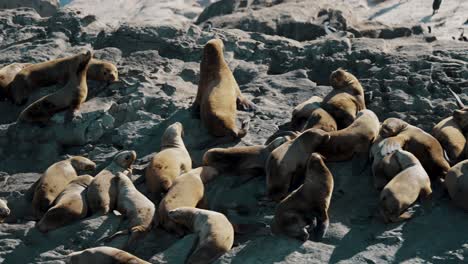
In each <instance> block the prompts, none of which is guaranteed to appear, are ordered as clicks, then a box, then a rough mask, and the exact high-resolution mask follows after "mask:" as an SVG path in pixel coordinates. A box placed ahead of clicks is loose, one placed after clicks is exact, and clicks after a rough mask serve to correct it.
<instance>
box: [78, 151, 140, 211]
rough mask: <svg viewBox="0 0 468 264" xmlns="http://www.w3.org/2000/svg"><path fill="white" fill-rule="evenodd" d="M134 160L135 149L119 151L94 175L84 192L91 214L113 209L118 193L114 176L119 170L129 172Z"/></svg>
mask: <svg viewBox="0 0 468 264" xmlns="http://www.w3.org/2000/svg"><path fill="white" fill-rule="evenodd" d="M135 160H136V152H135V151H130V150H127V151H121V152H119V153H117V154H116V155H115V156H114V159H113V160H112V162H111V163H110V164H109V165H108V166H107V167H106V168H104V169H103V170H102V171H101V172H99V173H98V174H97V175H96V176H94V179H93V181H92V182H91V184H90V185H89V187H88V190H87V192H86V198H87V201H88V206H89V209H90V210H91V212H92V213H93V214H96V213H100V214H107V213H109V212H112V210H114V209H115V207H116V203H117V195H118V194H117V184H116V180H114V178H115V177H116V175H117V173H119V172H124V173H128V174H131V167H132V164H133V162H134V161H135Z"/></svg>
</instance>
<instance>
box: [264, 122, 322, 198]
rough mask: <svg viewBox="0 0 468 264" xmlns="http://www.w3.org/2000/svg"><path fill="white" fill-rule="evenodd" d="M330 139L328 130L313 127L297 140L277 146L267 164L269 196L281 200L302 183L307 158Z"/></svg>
mask: <svg viewBox="0 0 468 264" xmlns="http://www.w3.org/2000/svg"><path fill="white" fill-rule="evenodd" d="M329 139H330V136H329V135H328V133H327V132H325V131H323V130H320V129H314V128H311V129H308V130H306V131H304V133H302V134H301V135H300V136H299V137H298V138H296V139H295V140H293V141H289V142H286V143H284V144H283V145H281V146H280V147H278V148H276V149H275V150H274V151H273V152H272V153H271V155H270V156H269V157H268V160H267V163H266V166H265V171H266V183H267V195H268V197H269V198H270V199H272V200H274V201H276V202H279V201H281V200H282V199H283V198H284V197H286V195H288V192H290V191H292V190H294V189H296V188H297V187H298V186H299V185H301V184H302V179H303V176H304V170H305V168H306V165H307V159H308V158H309V156H310V155H311V154H312V153H313V152H315V151H316V149H317V148H318V147H319V146H320V145H322V144H326V142H328V141H329Z"/></svg>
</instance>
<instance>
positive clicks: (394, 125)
mask: <svg viewBox="0 0 468 264" xmlns="http://www.w3.org/2000/svg"><path fill="white" fill-rule="evenodd" d="M380 135H381V136H382V137H383V138H389V139H388V140H387V141H386V143H385V145H384V146H383V148H382V154H383V155H386V154H388V153H391V152H393V151H394V150H395V149H398V148H402V149H404V150H406V151H409V152H411V153H413V154H414V155H415V156H416V157H417V158H418V160H419V161H420V162H421V164H422V165H423V167H424V169H425V170H426V171H427V172H429V173H430V176H431V178H432V179H437V178H444V177H445V174H446V173H447V171H448V170H449V169H450V165H449V164H448V162H447V161H446V160H445V158H444V150H443V149H442V146H441V145H440V143H439V141H437V139H435V138H434V137H433V136H431V135H430V134H428V133H426V132H425V131H423V130H422V129H420V128H418V127H415V126H412V125H410V124H408V123H407V122H405V121H403V120H401V119H398V118H393V117H392V118H387V119H386V120H385V121H384V122H383V123H382V127H381V129H380Z"/></svg>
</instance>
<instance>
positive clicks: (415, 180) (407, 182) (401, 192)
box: [379, 149, 432, 222]
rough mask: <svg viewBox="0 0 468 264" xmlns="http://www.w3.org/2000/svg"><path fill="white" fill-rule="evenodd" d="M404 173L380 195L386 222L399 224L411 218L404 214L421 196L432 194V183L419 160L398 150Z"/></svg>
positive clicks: (393, 180)
mask: <svg viewBox="0 0 468 264" xmlns="http://www.w3.org/2000/svg"><path fill="white" fill-rule="evenodd" d="M395 155H396V159H397V160H398V163H399V164H400V166H401V168H402V171H401V172H400V173H398V174H397V175H396V176H395V177H394V178H393V179H392V180H391V181H390V182H389V183H388V184H387V185H386V186H385V187H384V189H383V190H382V192H381V193H380V203H379V209H380V213H381V215H382V217H383V218H384V220H385V221H386V222H398V221H401V220H405V219H408V218H410V217H411V215H409V214H407V213H404V211H405V210H406V209H408V207H410V206H411V205H412V204H413V203H414V202H415V201H416V200H417V199H418V197H419V196H421V197H422V198H427V197H429V196H430V195H431V194H432V189H431V181H430V180H429V176H428V175H427V173H426V171H425V170H424V168H423V166H421V163H420V162H419V160H418V159H417V158H416V157H415V156H414V155H413V154H411V153H410V152H408V151H404V150H400V149H399V150H396V152H395Z"/></svg>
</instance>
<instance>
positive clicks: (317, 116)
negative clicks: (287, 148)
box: [290, 96, 337, 132]
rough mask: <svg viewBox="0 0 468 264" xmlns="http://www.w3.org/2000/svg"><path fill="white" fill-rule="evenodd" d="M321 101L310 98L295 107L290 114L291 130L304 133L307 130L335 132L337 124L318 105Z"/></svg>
mask: <svg viewBox="0 0 468 264" xmlns="http://www.w3.org/2000/svg"><path fill="white" fill-rule="evenodd" d="M322 101H323V99H322V98H320V97H318V96H312V97H311V98H309V100H307V101H305V102H303V103H301V104H299V105H298V106H296V107H295V108H294V110H293V112H292V117H291V124H290V126H291V129H292V130H293V131H301V132H302V131H304V130H307V129H309V128H317V129H322V130H323V131H327V132H330V131H335V130H336V129H337V124H336V121H335V119H334V118H333V117H332V116H331V115H330V114H329V113H328V112H327V111H325V110H324V109H323V108H322V107H320V104H321V103H322Z"/></svg>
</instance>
